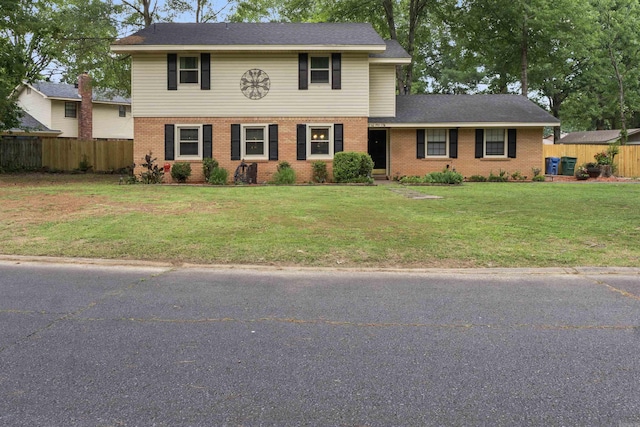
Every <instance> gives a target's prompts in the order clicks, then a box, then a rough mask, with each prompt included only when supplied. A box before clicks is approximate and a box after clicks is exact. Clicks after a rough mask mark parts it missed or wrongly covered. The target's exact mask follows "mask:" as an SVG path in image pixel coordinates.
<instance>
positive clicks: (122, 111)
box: [118, 105, 127, 117]
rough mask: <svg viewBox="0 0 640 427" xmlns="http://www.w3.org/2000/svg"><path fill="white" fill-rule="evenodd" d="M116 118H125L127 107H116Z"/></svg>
mask: <svg viewBox="0 0 640 427" xmlns="http://www.w3.org/2000/svg"><path fill="white" fill-rule="evenodd" d="M118 117H127V107H126V106H124V105H119V106H118Z"/></svg>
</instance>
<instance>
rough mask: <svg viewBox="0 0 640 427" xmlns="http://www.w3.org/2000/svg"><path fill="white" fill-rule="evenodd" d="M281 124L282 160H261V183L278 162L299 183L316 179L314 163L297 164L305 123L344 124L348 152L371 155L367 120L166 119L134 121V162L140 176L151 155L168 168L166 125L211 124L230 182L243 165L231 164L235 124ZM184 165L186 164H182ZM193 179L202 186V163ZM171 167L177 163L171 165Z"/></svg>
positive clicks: (194, 164)
mask: <svg viewBox="0 0 640 427" xmlns="http://www.w3.org/2000/svg"><path fill="white" fill-rule="evenodd" d="M234 123H240V124H251V123H256V124H277V125H278V160H277V161H275V160H272V161H268V160H261V161H256V163H258V182H264V181H269V180H271V177H272V176H273V173H274V172H275V171H276V169H277V166H278V162H280V161H287V162H289V163H290V164H291V166H292V167H293V168H294V169H295V171H296V178H297V180H298V182H309V181H311V178H312V170H311V164H312V163H313V161H314V160H302V161H299V160H296V125H297V124H302V123H309V124H313V123H342V124H343V125H344V151H360V152H366V151H367V123H368V121H367V118H366V117H295V118H291V117H248V118H247V117H243V118H238V117H236V118H211V117H190V118H185V117H179V118H178V117H162V118H148V117H136V118H134V141H135V142H134V148H133V159H134V162H135V163H136V165H137V167H136V174H139V173H140V172H141V171H142V169H141V168H140V166H139V165H141V164H142V163H143V159H144V156H145V155H146V154H148V153H149V152H150V151H151V152H152V154H153V157H157V158H158V160H157V162H158V164H159V165H160V166H162V165H164V163H165V159H164V125H165V124H211V125H213V158H214V159H216V160H217V161H218V163H219V164H220V167H223V168H225V169H227V171H229V179H230V180H232V179H233V173H234V172H235V170H236V168H237V167H238V165H239V164H240V161H239V160H231V124H234ZM179 161H180V162H182V161H183V160H179ZM188 162H189V163H191V178H190V179H189V180H188V182H202V181H204V175H203V173H202V161H199V160H198V161H196V160H191V161H188ZM168 163H171V164H173V163H175V162H174V161H169V162H168ZM327 169H328V171H329V176H331V173H332V168H331V162H330V161H327ZM171 181H172V180H171V175H170V174H167V175H165V179H164V182H171Z"/></svg>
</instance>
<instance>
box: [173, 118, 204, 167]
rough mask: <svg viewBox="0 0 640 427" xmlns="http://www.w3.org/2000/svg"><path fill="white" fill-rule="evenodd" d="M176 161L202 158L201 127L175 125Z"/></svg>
mask: <svg viewBox="0 0 640 427" xmlns="http://www.w3.org/2000/svg"><path fill="white" fill-rule="evenodd" d="M175 141H176V160H178V159H200V158H202V126H200V125H176V138H175Z"/></svg>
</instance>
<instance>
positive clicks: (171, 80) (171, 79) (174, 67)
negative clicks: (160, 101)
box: [167, 53, 178, 90]
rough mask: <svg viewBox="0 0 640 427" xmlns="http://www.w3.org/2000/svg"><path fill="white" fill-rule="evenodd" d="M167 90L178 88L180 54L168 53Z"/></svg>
mask: <svg viewBox="0 0 640 427" xmlns="http://www.w3.org/2000/svg"><path fill="white" fill-rule="evenodd" d="M167 90H178V54H177V53H168V54H167Z"/></svg>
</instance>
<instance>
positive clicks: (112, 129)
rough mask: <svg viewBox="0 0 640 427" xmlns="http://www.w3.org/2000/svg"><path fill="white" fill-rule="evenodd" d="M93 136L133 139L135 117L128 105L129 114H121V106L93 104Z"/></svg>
mask: <svg viewBox="0 0 640 427" xmlns="http://www.w3.org/2000/svg"><path fill="white" fill-rule="evenodd" d="M93 137H94V138H109V139H133V117H131V109H130V107H129V106H127V116H126V117H120V116H119V106H118V105H111V104H96V103H94V104H93Z"/></svg>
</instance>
